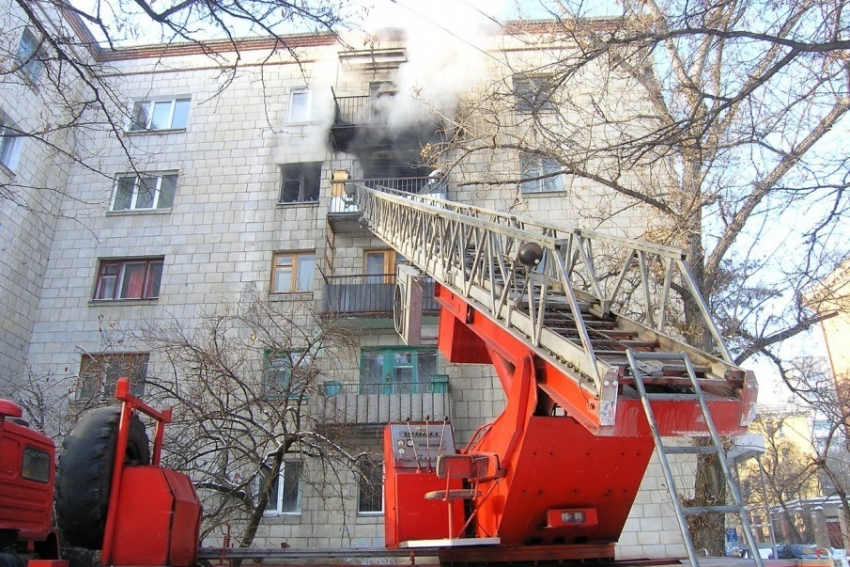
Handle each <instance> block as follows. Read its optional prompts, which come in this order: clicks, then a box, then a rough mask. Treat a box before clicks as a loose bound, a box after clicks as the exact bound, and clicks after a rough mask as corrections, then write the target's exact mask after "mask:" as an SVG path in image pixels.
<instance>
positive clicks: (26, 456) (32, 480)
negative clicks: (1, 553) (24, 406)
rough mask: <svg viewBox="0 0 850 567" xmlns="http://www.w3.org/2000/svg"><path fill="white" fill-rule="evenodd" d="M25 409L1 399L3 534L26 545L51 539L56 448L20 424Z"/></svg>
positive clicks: (0, 512) (0, 510)
mask: <svg viewBox="0 0 850 567" xmlns="http://www.w3.org/2000/svg"><path fill="white" fill-rule="evenodd" d="M21 415H22V411H21V408H20V407H18V406H17V405H15V404H14V403H12V402H10V401H7V400H0V531H9V532H17V539H18V540H19V541H24V542H36V541H45V540H47V539H48V537H49V536H50V532H51V529H50V518H51V510H52V507H53V482H54V474H55V469H54V466H53V463H54V462H55V460H56V448H55V445H54V443H53V441H52V440H51V439H50V438H48V437H45V436H44V435H41V434H40V433H38V432H36V431H34V430H33V429H30V428H29V427H27V426H26V425H25V424H24V422H21V421H18V420H19V419H20V417H21Z"/></svg>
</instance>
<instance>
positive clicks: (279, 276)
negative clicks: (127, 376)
mask: <svg viewBox="0 0 850 567" xmlns="http://www.w3.org/2000/svg"><path fill="white" fill-rule="evenodd" d="M290 291H292V268H290V267H278V268H276V269H275V271H274V293H288V292H290Z"/></svg>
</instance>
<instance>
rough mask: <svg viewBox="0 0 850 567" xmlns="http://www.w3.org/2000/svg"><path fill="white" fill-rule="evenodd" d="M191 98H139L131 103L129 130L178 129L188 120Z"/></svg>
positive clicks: (183, 126)
mask: <svg viewBox="0 0 850 567" xmlns="http://www.w3.org/2000/svg"><path fill="white" fill-rule="evenodd" d="M190 102H191V99H190V98H188V97H185V98H172V99H164V100H140V101H136V102H135V103H133V113H132V116H131V117H130V118H131V120H130V131H131V132H139V131H143V130H179V129H182V128H185V127H186V123H187V122H188V120H189V103H190Z"/></svg>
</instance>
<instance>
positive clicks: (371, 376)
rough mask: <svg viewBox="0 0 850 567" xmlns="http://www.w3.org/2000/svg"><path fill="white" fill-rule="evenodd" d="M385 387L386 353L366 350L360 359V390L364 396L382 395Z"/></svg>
mask: <svg viewBox="0 0 850 567" xmlns="http://www.w3.org/2000/svg"><path fill="white" fill-rule="evenodd" d="M383 385H384V352H383V351H376V350H364V351H363V352H362V354H361V359H360V389H361V391H362V393H364V394H380V393H382V392H383Z"/></svg>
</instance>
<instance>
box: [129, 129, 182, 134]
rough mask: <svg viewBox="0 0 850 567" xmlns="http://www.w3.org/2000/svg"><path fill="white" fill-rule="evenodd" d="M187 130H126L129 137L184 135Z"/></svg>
mask: <svg viewBox="0 0 850 567" xmlns="http://www.w3.org/2000/svg"><path fill="white" fill-rule="evenodd" d="M185 132H186V128H160V129H159V130H124V133H125V134H127V135H128V136H140V135H145V134H154V135H158V136H162V135H163V134H183V133H185Z"/></svg>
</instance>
